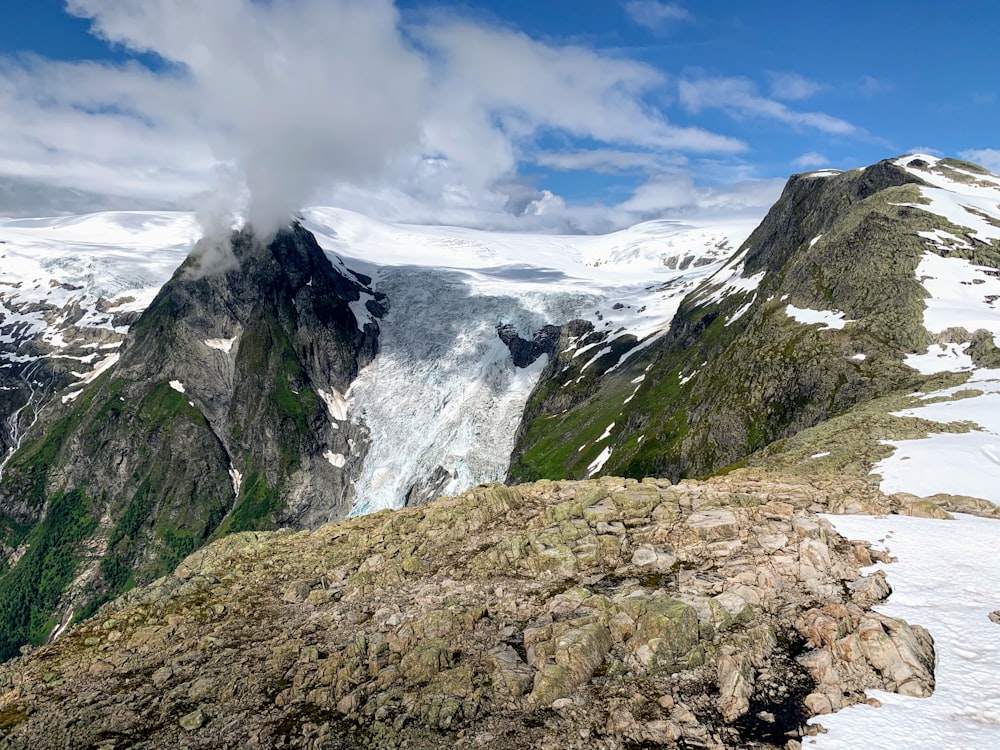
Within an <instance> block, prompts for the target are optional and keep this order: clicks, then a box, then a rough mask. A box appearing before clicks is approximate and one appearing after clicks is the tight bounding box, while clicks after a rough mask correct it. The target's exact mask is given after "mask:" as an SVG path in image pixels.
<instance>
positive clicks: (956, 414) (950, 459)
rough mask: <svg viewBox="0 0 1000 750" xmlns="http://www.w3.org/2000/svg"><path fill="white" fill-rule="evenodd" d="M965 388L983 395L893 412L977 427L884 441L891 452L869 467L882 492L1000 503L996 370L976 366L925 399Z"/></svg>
mask: <svg viewBox="0 0 1000 750" xmlns="http://www.w3.org/2000/svg"><path fill="white" fill-rule="evenodd" d="M969 390H976V391H982V394H981V395H978V396H974V397H971V398H959V399H956V400H942V401H937V402H935V403H931V404H927V405H925V406H919V407H916V408H913V409H906V410H904V411H901V412H896V413H894V416H901V417H918V418H921V419H928V420H931V421H934V422H943V423H954V422H968V423H972V424H974V425H977V427H978V428H979V429H976V430H973V431H972V432H966V433H958V434H952V433H934V434H931V435H930V436H929V437H927V438H923V439H917V440H898V441H885V444H887V445H892V446H894V447H895V448H896V451H895V452H894V453H893V454H892V455H891V456H889V457H888V458H886V459H883V460H882V461H879V462H878V463H877V464H876V465H875V466H874V467H873V469H872V473H873V474H877V475H881V477H882V481H881V483H880V485H879V486H880V488H881V490H882V491H883V492H885V493H893V492H909V493H911V494H914V495H917V496H920V497H926V496H929V495H936V494H938V493H942V492H943V493H948V494H956V495H969V496H971V497H979V498H983V499H984V500H989V501H990V502H993V503H996V504H1000V461H998V458H1000V371H997V370H979V371H977V372H976V373H974V374H973V376H972V377H971V378H970V379H969V381H968V382H966V384H965V385H962V386H957V387H955V388H949V389H945V390H941V391H935V392H932V393H930V394H928V395H927V397H928V398H933V399H947V398H950V397H953V396H954V395H955V394H957V393H959V392H961V391H969Z"/></svg>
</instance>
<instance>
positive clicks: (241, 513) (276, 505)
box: [212, 471, 282, 539]
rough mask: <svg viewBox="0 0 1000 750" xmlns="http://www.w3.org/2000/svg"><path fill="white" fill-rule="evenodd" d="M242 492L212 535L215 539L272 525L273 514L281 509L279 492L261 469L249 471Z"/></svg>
mask: <svg viewBox="0 0 1000 750" xmlns="http://www.w3.org/2000/svg"><path fill="white" fill-rule="evenodd" d="M241 489H242V494H241V497H240V499H239V500H238V501H237V503H236V507H235V508H233V510H232V512H231V513H230V514H229V516H228V517H227V518H226V519H225V520H224V521H223V522H222V525H220V526H219V528H218V530H217V531H216V532H215V533H214V534H213V535H212V538H213V539H217V538H219V537H221V536H225V535H226V534H235V533H237V532H240V531H264V530H266V529H269V528H272V527H273V525H274V516H275V515H276V514H277V513H278V511H280V510H281V507H282V502H281V494H280V493H279V492H278V490H277V489H276V488H274V487H271V486H270V485H268V483H267V476H266V475H265V474H264V473H263V472H261V471H250V472H249V473H248V475H247V478H246V480H245V481H244V482H243V487H242V488H241Z"/></svg>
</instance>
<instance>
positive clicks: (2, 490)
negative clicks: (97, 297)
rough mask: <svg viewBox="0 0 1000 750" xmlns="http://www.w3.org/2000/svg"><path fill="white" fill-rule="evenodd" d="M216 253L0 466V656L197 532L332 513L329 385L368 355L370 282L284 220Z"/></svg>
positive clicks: (306, 520)
mask: <svg viewBox="0 0 1000 750" xmlns="http://www.w3.org/2000/svg"><path fill="white" fill-rule="evenodd" d="M226 250H227V251H228V252H231V254H232V258H231V259H230V261H231V262H230V267H229V269H228V270H225V271H222V272H218V273H201V272H200V271H199V269H200V267H201V265H202V262H203V261H204V259H205V254H206V253H212V252H218V248H215V247H212V246H208V247H206V246H205V245H204V244H202V245H200V246H198V247H196V249H195V252H194V253H193V254H192V255H191V257H189V259H188V260H187V261H185V263H184V264H183V265H182V266H181V267H180V268H179V269H178V270H177V272H176V273H175V274H174V276H173V278H172V279H171V280H170V281H168V282H167V283H166V284H165V285H164V286H163V288H162V289H161V290H160V292H159V294H157V296H156V297H155V299H154V300H153V302H152V304H150V306H149V307H148V308H147V309H146V310H145V312H144V313H143V314H142V316H141V317H140V318H139V319H138V321H137V322H136V323H135V324H134V325H133V326H132V328H131V330H130V331H129V334H128V336H127V338H126V339H125V342H124V344H123V345H122V347H121V354H120V359H118V361H117V363H116V364H114V365H113V366H111V367H110V368H109V369H107V371H106V372H105V373H104V374H103V375H101V376H100V377H99V378H98V379H97V380H96V381H95V382H94V383H93V384H91V385H89V386H85V387H84V388H83V389H82V390H72V391H70V392H69V393H68V394H67V395H66V396H64V398H63V403H62V404H53V408H51V409H50V410H49V411H48V412H47V413H46V414H45V415H44V416H43V418H42V419H41V420H40V422H39V423H38V424H37V425H36V427H35V429H34V430H33V431H32V432H31V433H30V435H29V436H28V438H27V439H26V440H25V441H24V442H23V443H22V445H21V447H20V450H19V451H18V452H17V453H16V454H15V455H14V456H13V457H12V458H11V460H10V461H9V462H8V463H7V465H6V467H5V471H4V474H3V478H2V481H0V507H2V509H3V524H4V532H5V533H4V539H3V544H4V549H5V550H6V553H7V559H8V561H9V564H10V565H11V569H10V570H9V571H8V573H7V574H6V575H4V577H3V578H2V579H0V602H2V604H0V616H2V626H0V632H2V644H0V655H2V656H5V657H9V656H10V655H11V654H12V653H15V652H16V647H17V646H18V645H20V643H22V642H24V641H25V640H29V639H30V640H33V641H36V642H37V641H40V640H42V639H44V638H46V637H48V636H49V635H50V633H51V631H52V629H53V627H55V626H56V625H57V624H58V622H59V621H61V622H66V621H68V620H69V619H71V618H72V617H73V616H74V615H76V616H80V615H81V614H86V613H88V612H90V611H93V609H94V608H95V607H96V606H97V604H99V603H100V602H101V601H103V600H105V599H106V598H108V597H109V596H113V595H114V594H116V593H118V592H120V591H121V590H123V589H124V588H127V587H129V586H131V585H133V584H135V583H139V582H142V581H146V580H151V579H152V578H155V577H157V576H158V575H162V574H163V573H165V572H167V571H169V570H170V569H171V568H172V567H173V566H174V565H175V564H176V563H177V562H178V561H179V560H180V559H182V558H183V557H184V556H185V555H187V554H189V553H190V552H192V551H193V550H194V549H196V548H197V547H199V546H201V545H202V544H203V543H204V542H205V540H206V539H208V538H209V537H211V536H212V535H213V534H214V535H220V534H224V533H228V532H233V531H242V530H246V529H257V528H272V527H274V526H275V525H287V524H296V525H300V526H305V525H310V524H316V523H318V522H322V521H325V520H328V519H329V518H337V517H342V516H343V515H345V514H346V511H347V508H349V506H350V492H349V483H348V481H347V479H346V474H345V465H346V463H347V458H346V457H347V456H349V455H350V453H351V451H350V444H351V443H352V442H353V440H354V436H353V433H352V431H351V429H350V425H349V424H345V425H344V429H341V425H340V422H339V421H338V420H343V418H344V415H343V413H342V403H343V396H342V395H341V393H342V392H343V391H344V390H346V388H347V385H348V384H349V383H350V381H351V379H352V378H353V377H354V376H355V375H356V374H357V372H358V370H359V369H360V368H361V367H363V366H364V365H366V364H367V363H369V362H370V361H371V360H372V358H373V357H374V356H375V354H376V351H377V336H378V325H377V322H376V317H377V316H378V315H379V314H381V308H380V307H379V303H378V301H377V298H376V295H374V294H372V293H371V292H370V290H369V289H368V288H367V286H366V283H367V281H368V280H367V279H365V278H364V277H358V276H355V275H353V274H350V272H347V271H346V270H344V271H343V272H341V271H338V270H336V269H334V267H333V265H332V264H331V262H330V260H329V259H328V258H327V257H326V255H325V254H324V253H323V251H322V250H321V249H320V247H319V246H318V245H317V244H316V241H315V239H314V238H313V236H312V235H311V234H309V233H308V232H306V231H305V230H303V229H302V228H301V227H300V226H298V225H295V226H293V227H291V228H289V229H286V230H282V231H281V232H279V233H278V234H277V235H276V236H275V237H274V239H273V240H272V241H271V242H270V243H268V244H264V243H262V242H260V241H259V240H258V238H257V237H256V236H255V235H254V234H253V232H252V231H251V230H249V229H245V230H243V231H239V232H236V233H234V234H233V235H232V237H231V238H230V240H229V241H228V243H227V247H226ZM366 299H367V300H369V301H368V302H367V306H366V304H365V302H364V300H366ZM357 437H358V440H359V441H360V440H361V436H357ZM57 606H58V610H59V612H60V614H59V615H58V617H57V621H54V620H52V619H50V617H51V614H50V613H51V612H52V611H53V610H55V609H56V608H57Z"/></svg>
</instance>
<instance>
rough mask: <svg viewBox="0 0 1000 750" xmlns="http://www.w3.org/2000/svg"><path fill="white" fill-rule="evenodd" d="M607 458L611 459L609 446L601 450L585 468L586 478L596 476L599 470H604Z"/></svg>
mask: <svg viewBox="0 0 1000 750" xmlns="http://www.w3.org/2000/svg"><path fill="white" fill-rule="evenodd" d="M609 458H611V446H610V445H609V446H607V447H606V448H605V449H604V450H602V451H601V453H600V455H599V456H598V457H597V458H595V459H594V460H593V461H591V462H590V465H589V466H587V476H588V477H592V476H594V474H596V473H597V472H599V471H600V470H601V469H603V468H604V464H606V463H607V462H608V459H609Z"/></svg>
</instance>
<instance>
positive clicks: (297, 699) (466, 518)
mask: <svg viewBox="0 0 1000 750" xmlns="http://www.w3.org/2000/svg"><path fill="white" fill-rule="evenodd" d="M899 507H901V506H900V505H899V502H898V501H894V500H892V499H890V498H887V497H885V496H883V495H881V494H880V493H879V492H878V491H877V490H875V489H873V488H872V487H871V486H870V485H868V484H867V483H865V482H860V481H857V482H855V481H838V480H835V479H823V480H815V481H809V480H803V479H789V480H782V479H780V478H775V477H772V476H767V475H763V474H751V473H748V472H743V473H736V474H734V475H731V476H729V477H724V478H719V479H715V480H712V481H708V482H704V483H697V482H683V483H681V484H680V485H676V486H671V485H670V484H669V483H666V482H661V481H654V480H645V481H643V482H637V481H634V480H622V479H614V478H605V479H601V480H595V481H586V482H568V481H567V482H539V483H536V484H532V485H523V486H519V487H503V486H483V487H479V488H476V489H474V490H471V491H470V492H468V493H466V494H465V495H463V496H461V497H458V498H445V499H441V500H438V501H436V502H434V503H431V504H428V505H425V506H420V507H416V508H408V509H405V510H402V511H399V512H395V513H379V514H375V515H373V516H367V517H363V518H356V519H351V520H348V521H344V522H341V523H336V524H330V525H326V526H323V527H321V528H319V529H318V530H316V531H314V532H298V533H295V532H292V531H287V530H286V531H278V532H246V533H242V534H236V535H233V536H229V537H226V538H224V539H222V540H219V541H217V542H215V543H213V544H211V545H209V546H208V547H205V548H204V549H202V550H200V551H198V552H196V553H194V554H193V555H191V556H190V557H188V558H187V559H186V560H185V561H184V562H183V563H181V565H180V566H179V567H178V568H177V569H176V571H174V573H173V574H172V575H169V576H167V577H165V578H161V579H159V580H157V581H156V582H154V583H152V584H150V585H148V586H146V587H142V588H139V589H136V590H134V591H131V592H129V593H128V594H127V595H125V596H124V597H122V598H120V599H119V600H117V601H115V602H113V603H111V604H108V605H106V606H105V607H104V608H103V609H102V610H101V611H100V612H99V613H98V614H97V616H96V617H95V618H93V619H92V620H90V621H88V622H86V623H84V624H82V625H79V626H77V627H75V628H72V629H70V630H69V631H68V632H67V633H66V634H65V635H63V636H61V637H60V638H59V639H58V640H57V641H56V642H55V643H53V644H50V645H48V646H45V647H42V648H40V649H38V650H35V651H33V652H31V653H29V654H27V655H26V656H23V657H21V658H19V659H16V660H14V661H12V662H10V663H8V664H6V665H4V666H2V667H0V694H2V697H0V732H2V739H0V747H6V748H41V747H112V746H114V747H119V746H121V747H124V746H127V747H133V748H153V747H206V748H208V747H212V748H216V747H236V746H239V747H246V748H255V747H260V748H270V747H304V748H392V747H409V748H439V747H442V746H454V747H456V748H458V747H468V748H474V747H493V748H524V747H539V748H607V749H609V750H610V749H611V748H626V747H667V748H669V747H714V748H726V747H734V748H735V747H759V748H772V747H785V746H786V743H789V741H791V742H792V743H794V742H795V741H796V740H797V739H798V738H799V737H800V736H801V734H802V733H803V731H804V727H803V724H804V721H805V720H806V718H807V717H809V716H810V715H814V714H817V713H824V712H827V711H831V710H836V709H837V708H839V707H841V706H843V705H847V704H850V703H855V702H858V701H863V700H865V695H864V691H865V690H867V689H871V688H879V689H886V690H896V691H898V692H901V693H904V694H906V695H927V694H929V693H930V692H931V690H932V689H933V685H934V678H933V675H932V668H933V662H934V652H933V646H932V643H931V640H930V637H929V636H928V635H927V633H926V632H925V631H924V630H923V629H922V628H920V627H918V626H915V625H914V626H911V625H908V624H906V623H903V622H900V621H898V620H893V619H891V618H887V617H884V616H882V615H879V614H877V613H875V612H873V611H872V610H871V606H872V605H873V604H874V603H876V602H878V601H881V600H882V599H883V598H884V597H885V596H886V595H887V594H888V592H889V589H888V586H887V585H886V582H885V579H884V577H883V575H882V574H881V573H876V574H873V575H869V576H862V575H860V573H859V567H860V566H864V565H867V564H869V563H870V562H871V561H872V557H873V555H874V554H875V553H874V552H872V551H871V550H869V549H868V547H867V546H866V545H864V544H862V543H857V542H849V541H847V540H845V539H843V538H841V537H839V536H838V535H837V534H836V533H835V532H834V531H833V529H832V527H831V526H830V525H829V524H828V523H827V522H826V521H824V520H822V519H820V518H818V517H817V516H816V515H815V513H816V512H817V511H821V510H822V511H832V512H837V511H840V510H848V509H863V510H867V511H869V512H890V511H893V510H897V509H898V508H899Z"/></svg>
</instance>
